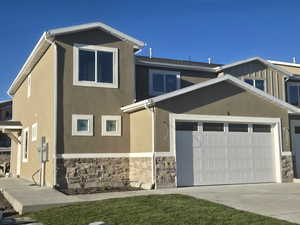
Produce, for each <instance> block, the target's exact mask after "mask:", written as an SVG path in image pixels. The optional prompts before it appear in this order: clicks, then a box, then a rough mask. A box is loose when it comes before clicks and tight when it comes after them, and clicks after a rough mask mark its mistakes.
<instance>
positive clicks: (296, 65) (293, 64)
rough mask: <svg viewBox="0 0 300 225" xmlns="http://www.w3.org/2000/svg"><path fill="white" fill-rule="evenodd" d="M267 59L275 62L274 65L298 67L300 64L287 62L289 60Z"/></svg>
mask: <svg viewBox="0 0 300 225" xmlns="http://www.w3.org/2000/svg"><path fill="white" fill-rule="evenodd" d="M268 61H269V62H270V63H272V64H276V65H283V66H292V67H299V68H300V64H298V63H289V62H283V61H275V60H268Z"/></svg>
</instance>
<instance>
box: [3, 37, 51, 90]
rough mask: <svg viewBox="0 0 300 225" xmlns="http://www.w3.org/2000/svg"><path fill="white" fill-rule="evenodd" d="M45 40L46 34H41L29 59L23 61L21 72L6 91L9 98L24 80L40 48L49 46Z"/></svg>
mask: <svg viewBox="0 0 300 225" xmlns="http://www.w3.org/2000/svg"><path fill="white" fill-rule="evenodd" d="M45 38H46V32H44V33H43V34H42V36H41V37H40V39H39V41H38V42H37V44H36V45H35V47H34V48H33V50H32V52H31V53H30V55H29V57H28V58H27V60H26V61H25V63H24V65H23V66H22V68H21V70H20V71H19V73H18V75H17V77H16V78H15V79H14V81H13V82H12V84H11V86H10V88H9V89H8V91H7V94H8V95H10V96H13V95H14V94H15V91H16V89H17V88H18V87H19V84H21V83H22V82H23V80H24V78H25V77H26V76H27V75H28V74H27V73H28V71H27V70H28V69H29V70H30V68H29V67H30V64H31V63H33V62H34V58H35V57H36V55H37V53H38V52H39V51H40V50H41V49H42V47H43V46H44V44H46V45H45V49H47V47H48V46H49V45H50V43H48V42H47V41H45Z"/></svg>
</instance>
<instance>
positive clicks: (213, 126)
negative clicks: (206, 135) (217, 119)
mask: <svg viewBox="0 0 300 225" xmlns="http://www.w3.org/2000/svg"><path fill="white" fill-rule="evenodd" d="M203 131H224V124H223V123H203Z"/></svg>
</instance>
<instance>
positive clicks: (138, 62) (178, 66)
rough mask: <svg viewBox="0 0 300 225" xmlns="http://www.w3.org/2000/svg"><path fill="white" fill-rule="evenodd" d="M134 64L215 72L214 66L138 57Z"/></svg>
mask: <svg viewBox="0 0 300 225" xmlns="http://www.w3.org/2000/svg"><path fill="white" fill-rule="evenodd" d="M136 65H140V66H154V67H163V68H174V69H186V70H193V71H204V72H212V73H216V72H217V70H216V69H215V68H211V67H205V66H194V65H180V64H174V63H162V62H149V61H146V60H140V59H138V60H136Z"/></svg>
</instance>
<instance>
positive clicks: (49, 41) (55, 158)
mask: <svg viewBox="0 0 300 225" xmlns="http://www.w3.org/2000/svg"><path fill="white" fill-rule="evenodd" d="M47 36H48V35H47V33H46V35H45V40H46V41H47V42H48V43H50V44H51V45H52V46H53V47H54V77H53V89H54V90H53V92H54V93H53V186H56V185H57V176H56V173H57V53H58V52H57V44H56V43H55V41H51V40H49V39H47Z"/></svg>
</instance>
